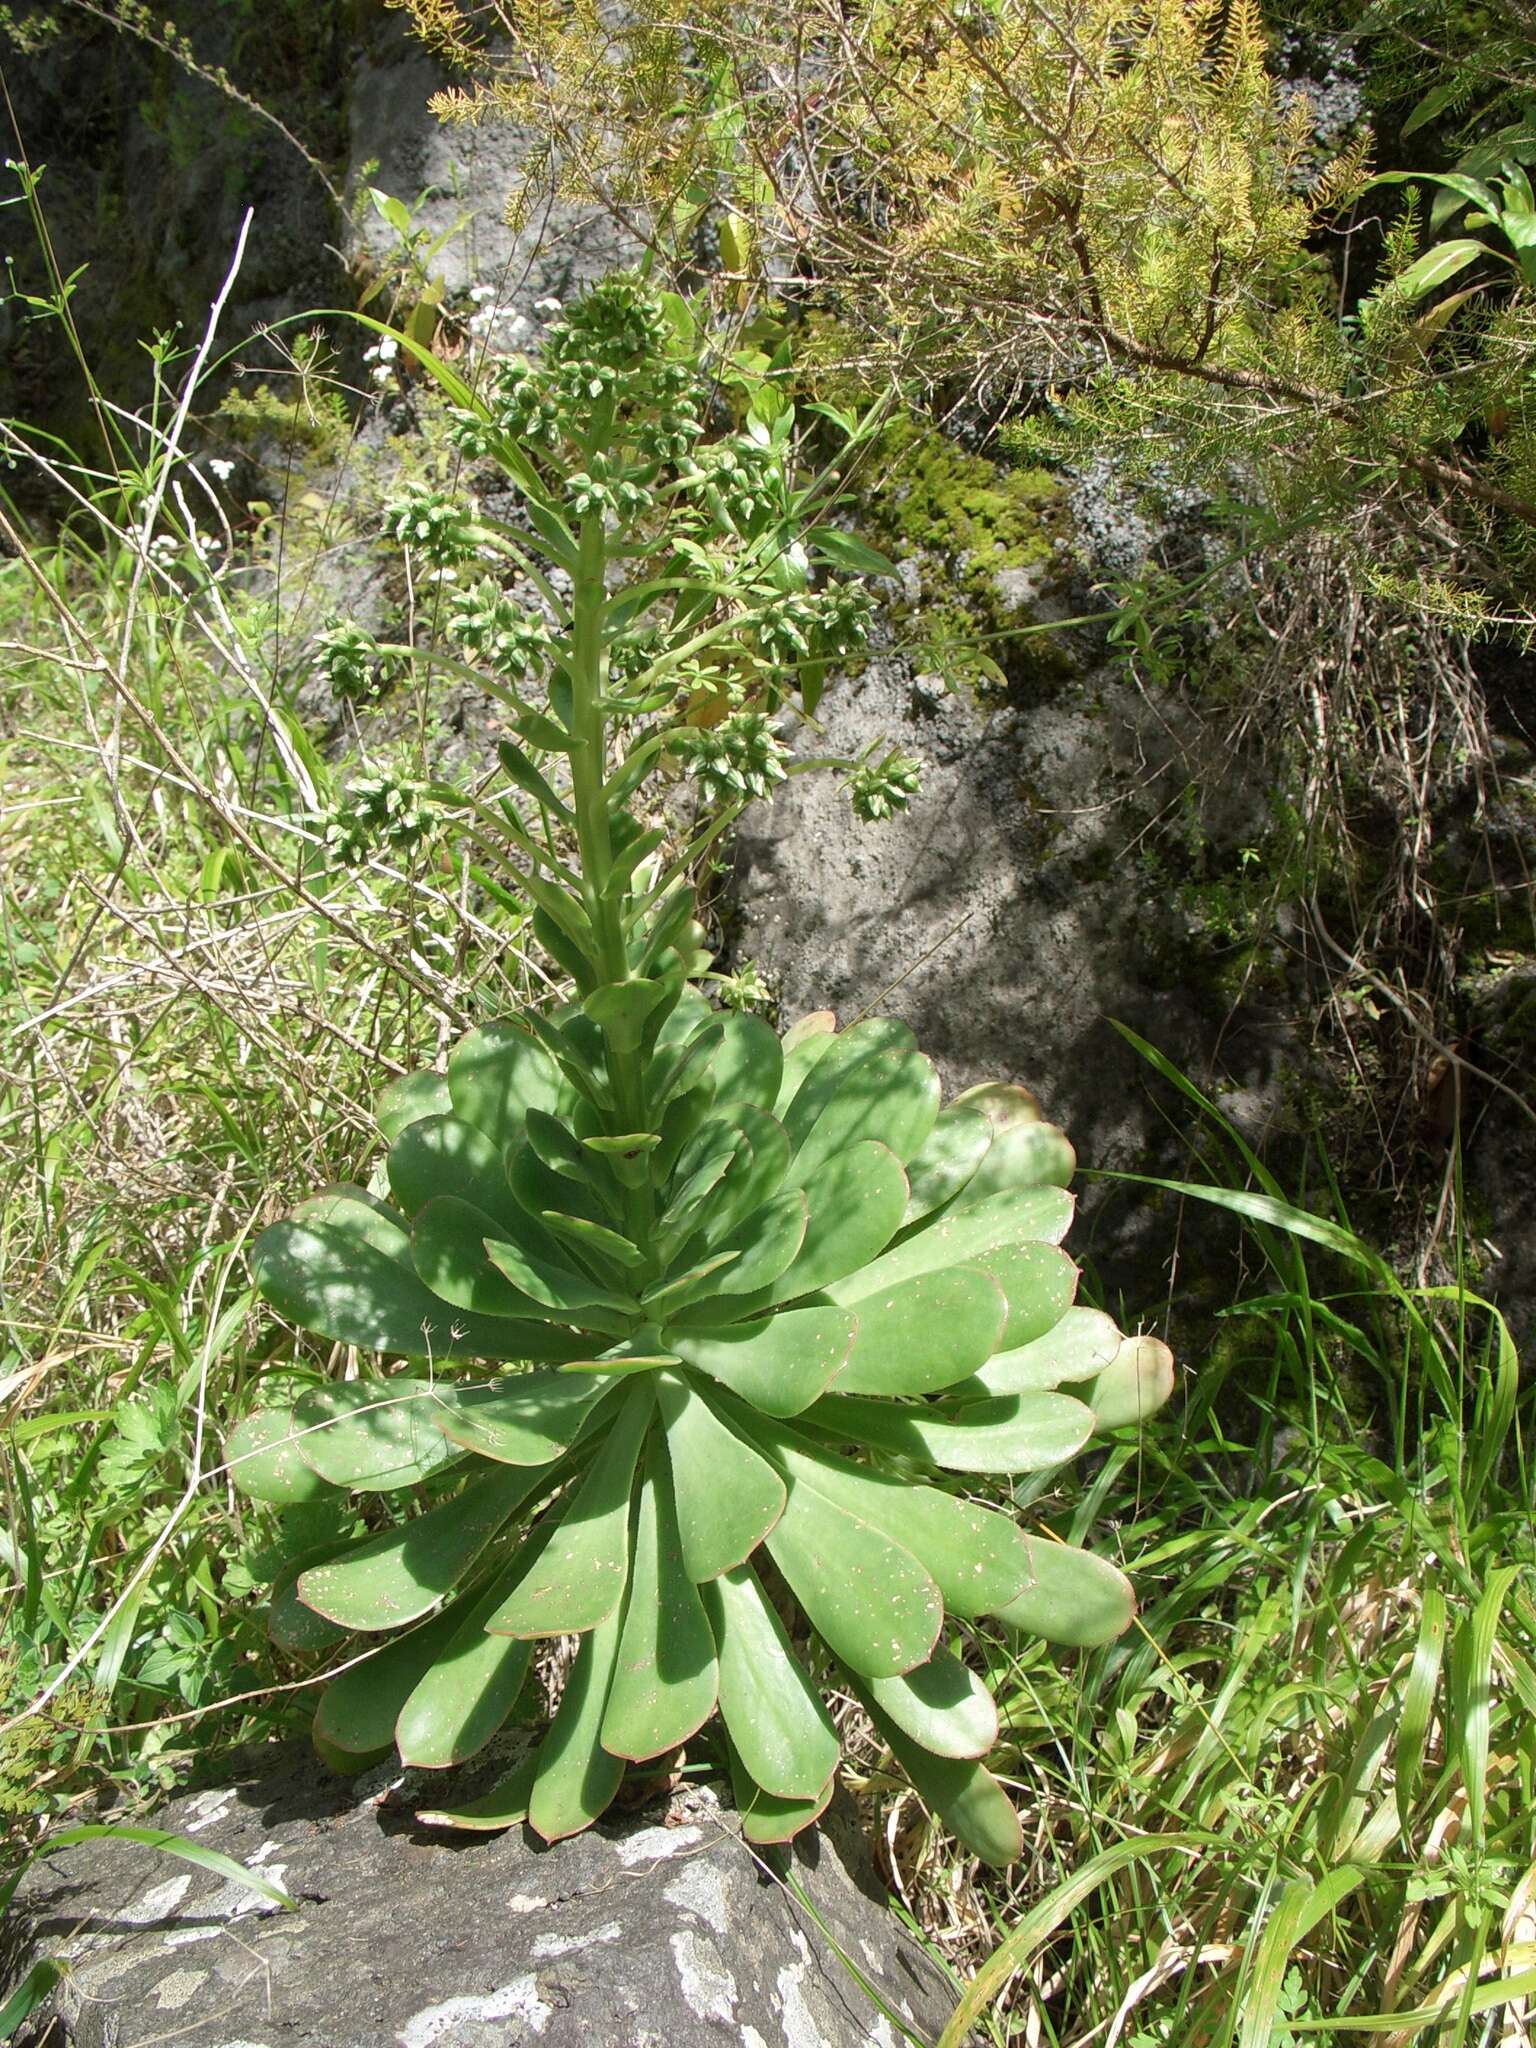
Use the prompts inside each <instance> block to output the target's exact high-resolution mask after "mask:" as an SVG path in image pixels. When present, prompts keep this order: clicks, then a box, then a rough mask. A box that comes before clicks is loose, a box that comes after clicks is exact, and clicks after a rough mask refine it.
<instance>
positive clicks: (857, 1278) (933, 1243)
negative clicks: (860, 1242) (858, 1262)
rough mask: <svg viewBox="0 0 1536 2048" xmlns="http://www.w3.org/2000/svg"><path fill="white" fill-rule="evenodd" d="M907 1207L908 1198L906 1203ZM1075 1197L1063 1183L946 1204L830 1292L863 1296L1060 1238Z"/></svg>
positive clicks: (838, 1296)
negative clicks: (961, 1205)
mask: <svg viewBox="0 0 1536 2048" xmlns="http://www.w3.org/2000/svg"><path fill="white" fill-rule="evenodd" d="M903 1207H905V1204H903ZM1072 1210H1073V1202H1072V1197H1071V1196H1070V1195H1069V1194H1067V1193H1066V1191H1065V1190H1064V1189H1062V1188H1017V1189H1010V1190H1008V1191H1006V1192H1005V1193H1003V1194H1000V1195H990V1196H988V1198H987V1200H986V1201H984V1202H978V1203H977V1205H976V1207H975V1208H974V1209H962V1210H959V1211H952V1210H948V1209H946V1210H945V1211H944V1212H943V1213H942V1214H941V1215H939V1216H936V1217H935V1218H934V1219H933V1220H932V1221H931V1222H928V1223H924V1224H923V1225H922V1226H921V1227H920V1228H919V1229H917V1230H914V1231H913V1232H912V1233H911V1235H910V1236H907V1237H904V1238H903V1239H902V1240H901V1242H900V1244H896V1245H893V1246H892V1247H891V1249H890V1250H889V1251H888V1252H886V1254H885V1255H884V1257H883V1258H879V1259H875V1260H874V1261H873V1262H872V1263H871V1264H869V1265H867V1266H863V1267H861V1268H860V1269H859V1270H858V1271H853V1270H852V1269H850V1271H849V1273H848V1276H847V1278H846V1279H844V1280H840V1281H839V1282H838V1283H837V1285H836V1286H834V1287H829V1288H828V1289H827V1292H828V1293H829V1294H830V1295H831V1296H832V1298H833V1300H834V1301H841V1302H850V1301H862V1300H863V1299H864V1298H865V1296H866V1295H870V1294H874V1293H876V1292H877V1291H878V1290H879V1289H881V1288H884V1287H894V1286H896V1285H897V1283H898V1282H899V1281H902V1280H913V1279H915V1278H916V1277H917V1275H918V1274H919V1273H938V1272H941V1271H942V1270H943V1269H944V1267H946V1266H969V1265H974V1264H975V1263H976V1260H977V1258H978V1256H979V1255H981V1254H983V1253H987V1252H992V1251H995V1250H997V1249H998V1247H999V1246H1009V1247H1011V1246H1014V1245H1017V1244H1019V1243H1021V1242H1023V1241H1025V1240H1028V1241H1031V1242H1038V1243H1041V1244H1052V1245H1054V1244H1057V1243H1059V1242H1060V1240H1061V1239H1062V1238H1064V1237H1065V1236H1066V1234H1067V1227H1068V1225H1069V1224H1070V1223H1071V1221H1072Z"/></svg>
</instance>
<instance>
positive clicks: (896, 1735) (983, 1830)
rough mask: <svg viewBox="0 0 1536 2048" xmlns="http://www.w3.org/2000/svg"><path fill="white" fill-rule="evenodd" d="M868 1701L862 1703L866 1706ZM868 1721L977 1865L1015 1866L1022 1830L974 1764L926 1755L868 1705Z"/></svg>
mask: <svg viewBox="0 0 1536 2048" xmlns="http://www.w3.org/2000/svg"><path fill="white" fill-rule="evenodd" d="M870 1704H871V1703H870V1702H868V1701H866V1705H870ZM871 1718H872V1719H873V1721H874V1724H875V1726H876V1728H877V1729H878V1730H879V1732H880V1734H881V1736H882V1737H883V1738H884V1740H885V1742H886V1743H887V1744H888V1745H889V1747H890V1751H891V1754H892V1756H894V1757H895V1759H896V1761H897V1763H899V1764H900V1765H901V1767H902V1769H903V1770H904V1771H905V1772H906V1774H907V1776H908V1777H909V1778H910V1779H911V1780H912V1784H913V1788H914V1789H915V1791H916V1793H917V1796H918V1798H919V1799H921V1800H922V1802H923V1804H924V1806H926V1807H928V1808H929V1809H930V1811H931V1812H933V1813H936V1814H937V1815H938V1817H939V1819H940V1820H942V1821H943V1823H944V1825H945V1826H946V1827H947V1828H948V1829H949V1830H950V1832H951V1833H952V1834H955V1835H958V1836H959V1838H960V1840H961V1841H962V1842H964V1844H965V1846H966V1847H967V1848H968V1849H969V1850H970V1851H971V1853H972V1854H973V1855H975V1856H979V1857H980V1858H981V1860H982V1862H983V1863H988V1864H991V1865H992V1867H993V1868H994V1869H1002V1868H1003V1867H1004V1866H1005V1865H1007V1864H1009V1863H1016V1862H1017V1861H1018V1859H1019V1856H1020V1855H1021V1853H1022V1852H1023V1848H1024V1831H1023V1829H1022V1828H1021V1827H1020V1826H1019V1817H1018V1815H1017V1814H1016V1813H1015V1812H1014V1810H1013V1804H1012V1802H1011V1801H1010V1799H1009V1797H1008V1795H1007V1793H1006V1792H1005V1791H1004V1790H1003V1788H1002V1786H1001V1785H999V1783H998V1782H997V1780H996V1778H994V1777H993V1775H992V1773H991V1772H990V1771H987V1770H983V1768H982V1767H981V1765H980V1764H975V1763H957V1762H955V1761H953V1760H952V1759H951V1758H948V1757H939V1756H931V1755H930V1754H929V1752H928V1751H927V1750H926V1749H924V1748H923V1747H922V1745H921V1744H920V1743H917V1742H914V1741H913V1740H912V1738H911V1736H909V1735H908V1734H906V1733H905V1732H904V1730H902V1729H900V1728H898V1727H897V1726H896V1723H895V1722H894V1721H893V1720H892V1719H891V1718H890V1716H889V1715H888V1714H883V1713H881V1711H880V1709H879V1708H878V1707H875V1706H873V1705H871Z"/></svg>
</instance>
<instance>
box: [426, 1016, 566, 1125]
mask: <svg viewBox="0 0 1536 2048" xmlns="http://www.w3.org/2000/svg"><path fill="white" fill-rule="evenodd" d="M448 1090H449V1094H450V1095H451V1097H452V1099H453V1107H454V1111H455V1114H456V1115H458V1116H461V1117H462V1118H463V1119H464V1121H465V1122H466V1123H468V1124H473V1125H474V1126H475V1128H476V1130H479V1131H483V1132H484V1134H485V1135H486V1137H488V1138H489V1139H490V1140H491V1142H492V1144H493V1145H495V1146H497V1147H504V1146H506V1145H508V1144H510V1143H511V1142H512V1140H513V1139H514V1138H520V1137H521V1136H522V1134H523V1119H524V1117H525V1116H526V1114H527V1112H528V1111H529V1110H530V1109H543V1110H548V1111H550V1112H551V1113H553V1112H555V1111H556V1110H558V1109H559V1108H560V1105H561V1087H560V1075H559V1072H558V1070H557V1069H556V1067H555V1064H554V1062H553V1060H551V1058H550V1056H549V1054H548V1053H547V1052H546V1051H545V1050H544V1048H543V1046H541V1045H540V1044H539V1042H538V1040H537V1039H535V1038H532V1037H530V1036H529V1034H528V1032H527V1031H525V1030H523V1029H522V1028H521V1027H520V1026H518V1025H516V1024H513V1023H510V1022H507V1021H502V1022H499V1023H495V1024H482V1025H481V1026H480V1028H479V1030H477V1031H471V1032H470V1033H469V1035H468V1036H467V1037H466V1038H461V1039H460V1040H459V1043H458V1044H457V1045H456V1046H455V1047H454V1049H453V1052H452V1053H451V1054H450V1055H449V1059H448Z"/></svg>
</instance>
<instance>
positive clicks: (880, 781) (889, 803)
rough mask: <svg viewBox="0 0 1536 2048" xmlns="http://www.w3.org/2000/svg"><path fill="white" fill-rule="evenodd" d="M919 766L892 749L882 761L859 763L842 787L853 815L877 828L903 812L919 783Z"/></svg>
mask: <svg viewBox="0 0 1536 2048" xmlns="http://www.w3.org/2000/svg"><path fill="white" fill-rule="evenodd" d="M922 778H923V764H922V762H921V761H919V760H918V759H917V758H916V756H915V755H912V754H903V753H902V752H900V750H899V749H897V748H894V747H893V748H892V749H891V751H890V753H888V754H887V755H886V757H885V759H884V760H883V761H878V762H877V761H862V762H860V764H859V766H858V767H857V768H856V769H855V770H854V771H853V774H852V775H851V776H850V777H849V779H848V781H847V784H846V785H845V787H846V789H847V793H848V801H849V802H850V803H851V804H852V805H853V809H854V814H855V816H857V817H860V818H863V819H864V820H865V822H866V823H867V824H872V825H878V824H880V823H882V822H883V820H885V819H886V818H889V817H891V816H892V815H893V814H894V813H895V812H897V811H904V810H905V809H906V808H907V805H908V804H909V803H910V802H911V801H912V799H913V797H915V796H916V795H917V792H918V790H919V788H920V787H921V784H922Z"/></svg>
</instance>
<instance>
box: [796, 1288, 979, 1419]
mask: <svg viewBox="0 0 1536 2048" xmlns="http://www.w3.org/2000/svg"><path fill="white" fill-rule="evenodd" d="M857 1314H858V1319H859V1327H858V1332H857V1334H856V1336H855V1338H854V1341H853V1349H852V1351H851V1352H850V1353H849V1354H848V1362H847V1364H846V1365H845V1366H844V1367H843V1369H842V1371H841V1372H840V1373H839V1374H838V1375H837V1378H836V1380H835V1381H834V1382H833V1384H834V1386H835V1387H836V1390H837V1392H838V1393H840V1394H930V1393H933V1392H934V1391H935V1390H936V1389H937V1388H940V1387H949V1386H953V1385H954V1383H955V1381H957V1380H963V1379H965V1378H967V1377H968V1375H970V1374H972V1373H974V1372H975V1371H976V1370H977V1368H978V1367H979V1366H981V1365H983V1364H984V1363H985V1362H986V1361H987V1359H989V1358H990V1357H991V1355H992V1350H993V1347H994V1346H995V1345H996V1344H997V1342H998V1340H999V1339H1000V1338H1001V1336H1002V1333H1003V1325H1004V1323H1005V1322H1006V1320H1007V1316H1008V1303H1007V1300H1006V1298H1005V1297H1004V1294H1003V1290H1002V1288H1001V1287H999V1286H998V1284H997V1282H996V1281H995V1280H994V1279H993V1278H992V1277H991V1275H990V1274H987V1273H980V1272H973V1271H971V1270H970V1269H968V1268H967V1267H964V1266H952V1267H950V1268H949V1269H948V1270H947V1271H945V1272H940V1273H919V1274H918V1276H917V1278H916V1279H915V1280H905V1281H902V1282H900V1283H899V1284H898V1285H897V1286H895V1287H892V1288H889V1289H888V1290H887V1291H886V1292H885V1293H883V1294H878V1295H870V1296H868V1297H866V1298H865V1299H864V1300H863V1301H861V1302H860V1303H859V1306H858V1310H857Z"/></svg>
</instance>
